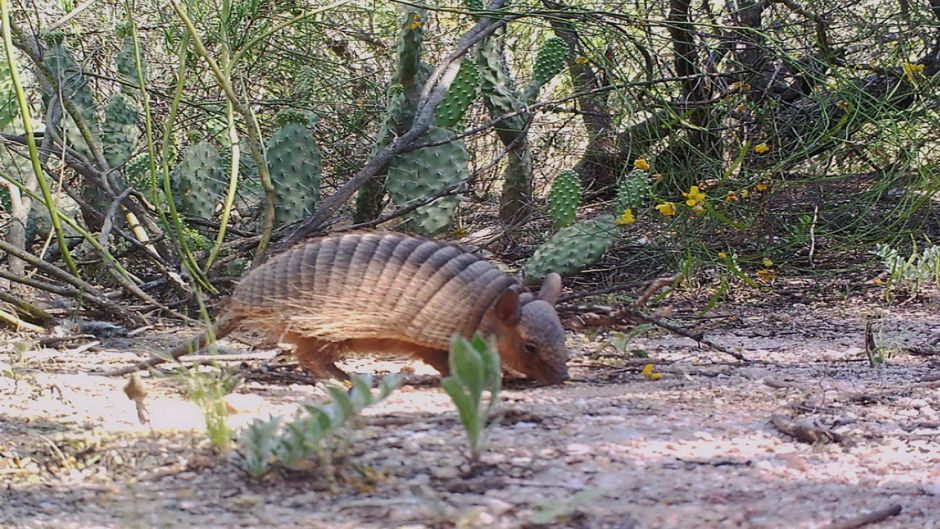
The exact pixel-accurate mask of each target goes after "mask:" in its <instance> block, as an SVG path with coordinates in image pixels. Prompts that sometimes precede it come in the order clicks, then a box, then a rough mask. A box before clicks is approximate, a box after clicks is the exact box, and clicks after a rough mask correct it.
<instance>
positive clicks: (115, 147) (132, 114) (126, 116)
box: [101, 94, 140, 168]
mask: <svg viewBox="0 0 940 529" xmlns="http://www.w3.org/2000/svg"><path fill="white" fill-rule="evenodd" d="M138 121H139V118H138V115H137V109H136V108H134V107H133V106H132V105H130V104H129V103H128V102H127V99H125V98H124V96H123V95H121V94H116V95H114V96H113V97H111V99H110V100H109V101H108V106H107V107H105V109H104V122H103V123H102V124H101V149H102V150H103V151H104V158H105V160H107V161H108V165H110V166H111V167H112V168H114V167H118V166H120V165H122V164H124V162H126V161H127V160H129V159H130V157H131V154H133V153H134V147H136V146H137V140H138V139H139V138H140V129H139V128H138V126H137V125H138Z"/></svg>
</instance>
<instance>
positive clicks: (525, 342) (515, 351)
mask: <svg viewBox="0 0 940 529" xmlns="http://www.w3.org/2000/svg"><path fill="white" fill-rule="evenodd" d="M560 291H561V277H560V276H559V275H558V274H550V275H549V276H548V277H546V278H545V282H544V283H543V284H542V289H541V290H540V291H539V295H538V297H537V298H536V297H534V296H532V294H528V293H526V294H521V295H520V294H519V293H518V292H517V291H516V290H512V289H509V290H506V291H505V292H503V294H502V295H501V296H500V297H499V299H497V300H496V303H495V304H494V305H493V310H492V311H491V314H490V315H488V316H490V318H488V319H489V320H490V321H489V322H487V323H490V325H487V326H488V327H490V329H489V330H490V331H491V332H492V334H494V335H495V336H496V340H497V344H498V347H499V355H500V358H501V359H502V361H503V362H504V363H506V364H507V365H508V366H509V367H511V368H512V369H514V370H516V371H519V372H521V373H523V374H525V375H528V376H530V377H532V378H534V379H535V380H537V381H539V382H540V383H542V384H559V383H561V382H564V381H565V380H567V379H568V367H567V365H566V363H567V361H568V350H567V349H566V348H565V330H564V329H563V328H562V326H561V321H560V320H559V319H558V313H556V312H555V306H554V304H555V301H556V300H557V299H558V294H559V292H560Z"/></svg>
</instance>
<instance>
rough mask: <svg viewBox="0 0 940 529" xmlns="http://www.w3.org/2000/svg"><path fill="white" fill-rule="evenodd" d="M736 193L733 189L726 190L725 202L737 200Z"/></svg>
mask: <svg viewBox="0 0 940 529" xmlns="http://www.w3.org/2000/svg"><path fill="white" fill-rule="evenodd" d="M737 201H738V194H737V193H735V192H734V191H728V194H727V195H725V202H737Z"/></svg>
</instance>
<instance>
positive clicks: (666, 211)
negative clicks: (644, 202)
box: [656, 202, 676, 217]
mask: <svg viewBox="0 0 940 529" xmlns="http://www.w3.org/2000/svg"><path fill="white" fill-rule="evenodd" d="M656 209H657V210H658V211H659V212H660V213H662V215H663V216H664V217H673V216H675V214H676V205H675V203H673V202H663V203H662V204H659V205H657V206H656Z"/></svg>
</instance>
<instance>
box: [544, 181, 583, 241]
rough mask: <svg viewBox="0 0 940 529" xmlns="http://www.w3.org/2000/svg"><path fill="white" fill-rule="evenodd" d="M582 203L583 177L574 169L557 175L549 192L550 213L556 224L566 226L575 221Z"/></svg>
mask: <svg viewBox="0 0 940 529" xmlns="http://www.w3.org/2000/svg"><path fill="white" fill-rule="evenodd" d="M580 203H581V179H580V177H579V176H578V173H576V172H574V171H570V170H569V171H562V172H560V173H558V176H556V177H555V182H554V183H553V184H552V189H551V191H549V193H548V213H549V214H550V215H551V216H552V219H554V220H555V224H556V225H557V226H559V227H562V228H564V227H565V226H570V225H571V223H572V222H574V216H575V213H577V211H578V205H579V204H580Z"/></svg>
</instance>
